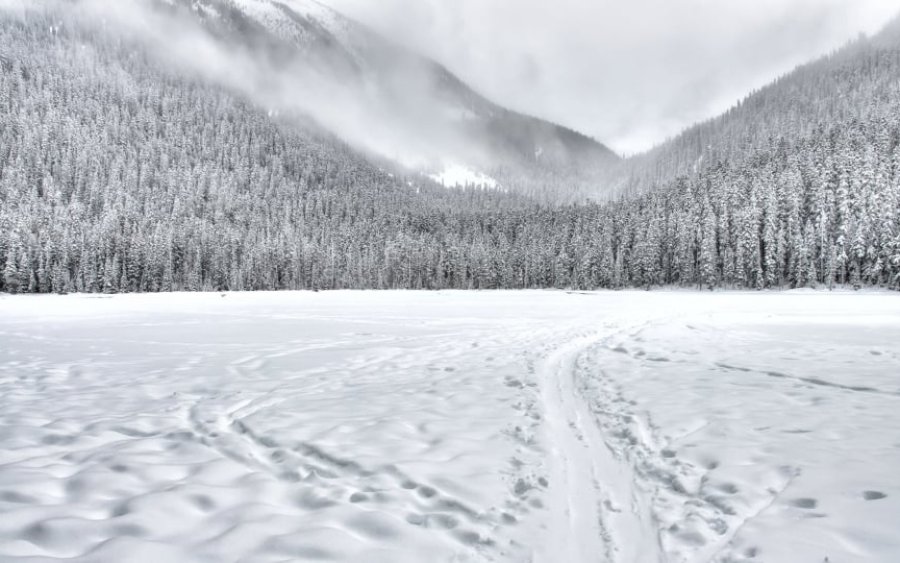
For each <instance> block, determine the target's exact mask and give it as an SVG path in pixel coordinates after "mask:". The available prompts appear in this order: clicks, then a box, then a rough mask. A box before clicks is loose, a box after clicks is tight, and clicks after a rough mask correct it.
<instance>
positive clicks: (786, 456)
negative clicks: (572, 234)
mask: <svg viewBox="0 0 900 563" xmlns="http://www.w3.org/2000/svg"><path fill="white" fill-rule="evenodd" d="M898 343H900V301H898V299H897V296H896V294H891V293H874V292H873V293H850V292H836V293H823V292H791V293H787V294H784V293H707V294H700V293H691V292H681V291H672V292H659V293H645V292H621V293H565V292H517V293H503V292H470V293H456V292H432V293H409V292H383V293H375V292H330V293H258V294H221V295H220V294H169V295H121V296H112V297H110V296H79V295H73V296H2V295H0V560H2V561H18V560H20V558H21V560H26V559H27V560H28V561H57V560H59V559H66V560H70V561H90V562H120V561H131V562H141V561H145V562H158V561H187V562H193V561H198V562H206V561H210V562H212V561H216V562H227V561H286V560H290V561H306V560H321V561H356V562H358V561H365V562H377V561H386V562H387V561H390V562H403V561H409V562H421V561H529V560H530V561H539V562H558V561H567V562H572V563H578V562H589V561H591V562H592V561H611V562H635V561H638V562H657V561H659V562H662V561H667V562H690V563H694V562H697V563H699V562H707V561H713V562H739V561H767V562H806V561H808V562H815V563H821V562H823V561H826V560H827V561H831V562H835V563H837V562H841V563H846V562H857V561H858V562H863V561H865V562H884V563H888V562H893V561H897V560H900V535H898V534H897V527H898V523H900V477H898V468H900V408H898V407H900V376H898V374H900V344H898Z"/></svg>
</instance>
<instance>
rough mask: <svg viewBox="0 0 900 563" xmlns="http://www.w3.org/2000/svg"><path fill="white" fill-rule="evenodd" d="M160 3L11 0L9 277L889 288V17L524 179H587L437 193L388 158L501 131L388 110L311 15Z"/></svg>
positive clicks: (899, 160)
mask: <svg viewBox="0 0 900 563" xmlns="http://www.w3.org/2000/svg"><path fill="white" fill-rule="evenodd" d="M17 1H18V4H17V3H16V2H17ZM134 1H135V2H138V3H139V2H145V1H149V0H134ZM158 1H159V3H158V4H156V6H157V8H155V9H153V10H151V11H150V12H147V11H145V10H144V11H137V12H133V11H132V9H133V6H138V5H139V4H137V3H131V2H125V1H123V2H116V3H112V4H111V3H109V2H106V1H104V0H60V1H58V2H56V1H54V0H47V1H46V2H40V3H34V2H30V1H29V0H7V2H5V3H3V4H0V55H2V56H0V125H2V126H0V292H50V291H56V292H69V291H80V292H120V291H172V290H191V291H193V290H262V289H338V288H355V289H359V288H376V289H387V288H408V289H445V288H455V289H496V288H538V287H541V288H544V287H557V288H578V289H595V288H601V287H602V288H618V287H633V286H642V287H652V286H657V285H675V286H694V287H698V286H702V287H710V288H716V287H740V288H756V289H765V288H783V287H815V286H821V285H825V286H833V285H835V284H847V285H853V286H876V287H890V288H900V118H898V116H900V90H898V89H897V84H898V83H900V24H898V22H894V23H893V24H891V25H890V26H888V27H887V28H886V29H885V31H884V32H883V33H881V34H879V35H878V36H876V37H873V38H871V39H861V40H859V41H856V42H854V43H852V44H850V45H848V46H846V47H845V48H843V49H841V50H839V51H837V52H835V53H833V54H832V55H830V56H828V57H824V58H822V59H820V60H818V61H814V62H812V63H810V64H808V65H805V66H803V67H801V68H799V69H797V70H796V71H795V72H793V73H790V74H788V75H786V76H785V77H783V78H781V79H779V80H778V81H776V82H775V83H773V84H772V85H770V86H769V87H766V88H763V89H761V90H760V91H759V92H756V93H754V94H752V95H750V96H749V97H748V98H747V99H746V100H744V101H743V102H742V103H741V104H740V105H738V106H736V107H735V108H734V109H732V110H731V111H729V112H727V113H726V114H724V115H723V116H721V117H720V118H717V119H714V120H711V121H709V122H707V123H703V124H699V125H697V126H696V127H693V128H691V129H689V130H687V131H686V132H685V133H684V134H683V135H681V136H679V137H677V138H676V139H674V140H673V141H671V142H669V143H666V144H664V145H662V146H660V147H658V148H657V149H656V150H654V151H651V152H650V153H648V154H646V155H642V156H641V157H638V158H635V159H629V160H627V161H624V162H620V163H618V164H615V165H614V166H613V168H614V169H616V170H615V173H616V174H618V175H619V176H618V177H617V178H618V180H617V181H618V182H619V184H620V186H625V188H624V189H623V195H621V196H620V197H619V198H617V199H615V200H613V201H606V202H579V203H567V204H563V203H560V201H559V199H558V198H555V199H550V198H542V197H536V196H532V195H531V194H535V193H536V192H537V190H535V189H533V188H535V187H549V188H551V189H554V188H556V187H559V188H560V189H565V188H571V186H572V182H570V180H569V178H570V177H571V176H569V175H566V174H562V175H558V176H553V174H554V172H553V171H552V170H551V168H552V167H547V168H540V167H539V166H538V164H540V162H538V163H537V164H535V163H527V165H526V164H522V165H521V168H520V169H519V171H518V173H519V174H523V173H525V171H527V170H532V172H533V176H534V177H536V178H537V181H535V182H533V183H531V184H529V183H528V182H523V184H524V186H526V188H525V189H520V190H515V189H512V188H514V187H520V188H521V185H516V184H512V183H511V184H509V185H508V186H507V185H504V186H503V187H504V188H507V189H481V188H479V187H472V186H470V187H466V188H461V189H446V188H443V187H441V186H439V185H438V184H437V183H435V182H433V181H431V180H429V179H428V178H427V176H426V175H423V174H422V173H420V172H417V171H411V170H408V169H404V167H402V166H399V165H396V164H395V163H394V162H392V160H391V159H390V158H388V157H389V156H390V155H378V154H376V153H375V152H373V151H372V150H371V147H370V146H369V145H367V141H372V140H373V139H376V140H380V141H396V142H397V146H398V147H399V148H402V149H407V150H409V149H416V148H417V145H421V146H424V147H425V148H428V149H433V148H435V147H437V148H441V149H447V148H453V147H454V145H453V143H450V142H448V139H450V140H452V139H453V137H454V136H456V135H457V134H458V132H459V131H462V133H459V134H463V133H469V132H470V131H472V130H475V131H482V130H484V129H486V127H484V128H475V129H470V130H467V129H464V128H462V129H455V128H450V129H446V130H440V128H437V127H436V128H435V129H439V131H437V132H435V131H432V130H429V129H428V128H427V127H425V126H424V124H431V123H433V122H432V121H430V119H432V118H431V115H432V113H433V111H434V108H440V107H444V108H446V107H453V108H458V107H459V106H458V105H456V106H454V105H453V104H451V103H450V102H445V103H442V104H437V103H436V102H435V99H434V98H433V97H423V99H424V101H423V102H421V104H420V105H419V107H421V108H424V109H425V110H427V111H426V112H425V113H426V116H424V117H423V118H422V119H423V121H421V122H420V121H419V120H418V118H417V117H416V112H415V111H412V112H407V113H404V112H402V111H401V110H402V109H404V108H403V107H400V108H395V107H394V102H393V101H392V100H393V98H392V97H391V92H392V90H391V89H390V87H389V86H390V84H389V83H390V81H389V80H388V81H387V82H388V85H382V84H381V82H382V81H384V80H385V79H384V78H383V77H385V76H388V74H387V73H385V72H384V71H383V70H379V71H378V72H375V71H373V72H374V73H375V75H376V76H377V77H378V78H367V76H368V74H367V71H365V70H364V69H365V68H375V69H379V68H382V69H383V67H375V66H370V65H372V64H373V63H367V62H365V61H363V60H361V59H357V58H355V57H354V55H353V53H354V51H353V50H352V49H351V48H350V47H345V46H341V47H338V46H337V45H350V44H349V43H339V42H338V40H339V39H341V37H342V36H341V35H340V34H339V33H337V32H336V31H333V32H328V33H327V34H326V33H325V31H324V30H325V25H324V24H320V23H319V22H320V21H321V20H319V19H317V18H318V16H315V17H314V16H313V15H311V14H306V15H304V13H300V12H297V11H295V10H292V13H295V14H296V15H297V17H301V18H302V19H303V21H306V22H307V25H308V26H309V27H311V28H312V29H313V30H314V31H312V32H308V34H307V35H301V34H300V31H297V33H296V35H292V36H291V37H293V39H292V40H290V41H288V40H287V39H285V37H288V36H285V35H281V33H282V32H276V31H273V30H278V29H280V28H279V26H275V25H273V24H271V23H265V22H266V20H265V18H261V19H254V18H253V17H250V14H252V13H253V12H251V11H250V10H249V9H248V8H247V7H246V5H243V6H239V5H237V4H234V3H227V2H224V1H218V2H211V1H200V0H197V1H196V2H184V1H183V0H171V1H168V0H167V1H165V2H163V0H158ZM140 5H143V6H146V5H147V4H146V3H145V4H140ZM279 9H280V8H279ZM290 21H294V20H293V19H292V18H291V19H290ZM342 21H343V20H342ZM260 22H262V23H260ZM264 23H265V25H263V24H264ZM329 25H331V24H329ZM347 25H353V24H347ZM316 26H320V27H322V29H319V28H318V27H316ZM287 29H295V28H292V27H288V28H287ZM296 29H297V30H301V29H302V30H306V29H307V28H306V27H303V26H301V27H299V28H296ZM354 37H364V35H357V34H354ZM302 38H306V39H303V40H301V39H302ZM323 38H324V39H323ZM329 38H330V39H329ZM341 40H342V41H347V40H346V39H341ZM322 45H326V46H328V45H330V47H328V48H325V47H322ZM388 45H389V44H388ZM351 46H352V45H351ZM386 48H388V47H386ZM373 52H374V49H373ZM400 52H405V51H402V50H401V51H400ZM410 56H412V55H410ZM332 57H336V60H337V61H343V62H335V60H333V59H332ZM412 57H413V59H415V60H418V61H420V63H421V61H422V60H423V59H416V58H415V57H414V56H412ZM391 60H395V58H391ZM392 64H393V63H392ZM422 64H425V63H422ZM425 66H426V68H430V69H433V68H435V67H434V66H432V65H430V64H426V65H425ZM404 73H405V71H403V72H399V74H398V76H399V78H398V84H397V88H396V89H395V90H394V92H395V93H396V94H398V95H399V94H408V93H409V92H410V91H411V89H413V90H415V89H417V88H418V86H416V81H415V80H412V79H411V78H410V77H408V76H406V75H405V74H404ZM414 74H415V73H414ZM429 76H433V75H429ZM400 78H402V80H401V79H400ZM348 83H349V84H350V85H351V86H350V87H348V86H347V84H348ZM427 84H429V82H428V81H426V85H427ZM404 86H406V87H405V88H404ZM425 90H426V91H429V92H432V93H434V92H435V91H437V92H440V93H441V95H444V96H445V97H449V99H450V100H457V101H458V100H460V99H464V96H463V97H460V96H461V95H460V96H457V94H459V93H460V92H471V91H470V90H466V89H464V88H447V87H441V88H437V89H434V88H432V89H430V90H429V89H427V88H426V89H425ZM348 92H349V93H348ZM472 95H474V94H472ZM406 99H407V100H409V102H408V103H407V105H413V106H416V105H417V102H418V101H419V96H411V97H408V98H406ZM438 99H444V98H438ZM475 99H476V100H478V99H480V98H475ZM473 103H474V102H473ZM397 104H398V105H400V106H403V105H404V104H402V103H399V102H398V103H397ZM465 107H470V106H465ZM485 107H487V106H485ZM413 109H415V108H413ZM382 110H383V111H382ZM394 111H396V113H392V112H394ZM410 113H411V114H412V117H410V116H409V114H410ZM477 115H482V114H476V116H477ZM483 115H488V114H483ZM512 115H513V117H510V120H511V121H513V122H514V123H516V124H518V125H517V126H520V127H522V128H523V130H524V131H525V133H523V135H524V136H525V137H526V138H528V135H527V133H528V131H529V127H530V125H529V122H528V120H527V119H524V121H523V118H521V117H520V116H515V115H514V114H512ZM487 119H488V118H487V117H479V118H478V121H479V122H484V121H486V120H487ZM451 121H452V120H451ZM417 123H421V124H423V125H422V130H421V131H420V135H411V134H413V133H416V132H417V130H416V129H415V127H414V126H415V125H416V124H417ZM438 123H441V122H440V121H438ZM544 127H547V125H545V126H544ZM549 127H552V126H549ZM380 128H381V129H380ZM394 129H400V131H399V133H400V134H398V135H397V136H396V137H391V136H390V135H388V136H384V135H383V134H384V133H391V132H392V131H393V130H394ZM500 129H501V130H502V131H503V132H504V134H506V135H514V134H515V131H516V126H514V125H509V124H508V123H504V124H503V126H502V127H500ZM373 135H374V137H373ZM486 138H487V137H484V136H482V137H479V138H478V140H477V142H478V143H481V144H482V145H481V146H484V145H485V144H486V145H487V146H490V142H489V141H486V140H485V139H486ZM403 141H406V144H404V143H403ZM475 142H476V141H475V140H472V143H475ZM528 142H533V141H528ZM497 143H499V144H500V145H501V146H506V145H507V144H506V143H502V142H500V141H497ZM513 144H514V143H513ZM529 148H533V147H529ZM508 151H509V152H507V153H506V154H507V159H503V158H500V157H498V160H500V161H501V166H508V167H510V168H512V167H513V165H511V164H509V159H512V157H509V156H508V155H509V154H510V153H512V154H515V151H513V150H512V149H508ZM498 152H499V153H503V152H504V151H501V150H498ZM520 152H521V151H520ZM526 152H527V151H526ZM573 152H577V151H573ZM589 152H590V151H589ZM461 154H464V153H461ZM522 154H525V153H524V152H523V153H522ZM526 156H527V155H526ZM522 159H523V160H525V157H524V156H523V157H522ZM516 166H518V164H516ZM529 167H530V168H529ZM463 168H464V167H463ZM454 170H455V169H454ZM460 175H461V176H464V175H463V174H460ZM512 176H513V175H512V174H510V177H512ZM553 178H555V180H553ZM554 182H556V183H555V184H554ZM604 187H605V186H601V187H598V188H597V191H598V192H600V191H602V189H603V188H604Z"/></svg>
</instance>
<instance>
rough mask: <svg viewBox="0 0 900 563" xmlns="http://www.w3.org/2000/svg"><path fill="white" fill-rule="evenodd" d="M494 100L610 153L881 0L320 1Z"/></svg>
mask: <svg viewBox="0 0 900 563" xmlns="http://www.w3.org/2000/svg"><path fill="white" fill-rule="evenodd" d="M324 1H325V2H326V3H328V4H329V5H332V6H334V7H336V8H337V9H339V10H341V11H343V12H345V13H347V14H349V15H351V16H353V17H355V18H357V19H359V20H361V21H364V22H366V23H368V24H370V25H372V26H373V27H375V28H376V29H378V30H381V31H382V32H384V33H385V34H386V35H388V36H389V37H392V38H394V39H396V40H398V41H400V42H402V43H404V44H406V45H408V46H410V47H412V48H414V49H416V50H420V51H422V52H424V53H427V54H429V55H431V56H433V57H435V58H437V59H438V60H440V61H441V62H443V63H445V64H447V65H448V66H449V67H450V68H451V69H452V70H453V71H454V72H456V73H458V74H459V75H460V76H461V77H462V78H463V79H465V80H467V81H468V82H470V83H471V84H472V85H473V86H475V87H476V88H477V89H479V90H481V91H482V92H483V93H485V94H487V95H488V96H489V97H491V98H493V99H494V100H495V101H497V102H499V103H501V104H504V105H507V106H509V107H512V108H513V109H517V110H520V111H524V112H527V113H531V114H536V115H538V116H539V117H545V118H549V119H552V120H555V121H558V122H561V123H562V124H564V125H567V126H570V127H573V128H575V129H578V130H580V131H583V132H585V133H587V134H590V135H592V136H595V137H596V138H598V139H599V140H601V141H604V142H606V143H607V144H609V145H611V146H612V147H613V148H614V149H617V150H619V151H620V152H624V153H634V152H637V151H640V150H645V149H647V148H650V147H651V146H652V145H654V144H656V143H659V142H661V141H663V140H665V138H666V137H669V136H671V135H674V134H677V133H678V132H679V131H680V130H682V129H683V128H685V127H687V126H689V125H690V124H692V123H694V122H696V121H699V120H702V119H705V118H708V117H711V116H714V115H715V114H717V113H719V112H721V111H723V110H725V109H727V108H728V107H729V106H730V105H732V104H733V103H734V102H736V101H737V100H738V99H740V98H741V97H743V96H744V95H745V94H747V93H748V92H750V91H751V90H753V89H755V88H758V87H761V86H763V85H765V84H766V83H767V82H769V81H771V80H772V79H774V78H776V77H777V76H778V75H780V74H782V73H785V72H787V71H789V70H790V69H792V68H793V67H794V66H796V65H797V64H801V63H803V62H805V61H807V60H810V59H812V58H814V57H817V56H819V55H821V54H824V53H827V52H829V51H831V50H833V49H835V48H837V47H839V46H840V45H842V44H844V43H845V42H846V41H848V40H850V39H852V38H854V37H855V36H857V35H858V34H859V33H860V32H866V33H874V32H876V31H877V30H878V29H879V28H880V27H881V26H882V25H883V24H884V23H886V22H887V20H888V19H889V18H890V17H892V16H894V15H895V14H896V13H897V12H898V11H900V7H898V5H897V3H896V2H895V1H894V0H728V1H722V0H633V1H628V2H623V1H621V0H596V1H590V0H555V1H553V2H547V1H545V0H490V1H485V0H379V1H378V2H372V1H371V0H324Z"/></svg>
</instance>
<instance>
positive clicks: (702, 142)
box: [605, 17, 900, 194]
mask: <svg viewBox="0 0 900 563" xmlns="http://www.w3.org/2000/svg"><path fill="white" fill-rule="evenodd" d="M898 50H900V17H898V18H896V19H895V20H893V21H892V22H891V23H889V24H888V25H887V26H886V27H885V28H884V30H883V31H881V32H880V33H879V34H877V35H876V36H874V37H872V38H860V39H858V40H856V41H853V42H851V43H849V44H848V45H846V46H845V47H844V48H842V49H839V50H837V51H835V52H834V53H832V54H830V55H828V56H825V57H822V58H820V59H818V60H815V61H812V62H810V63H807V64H805V65H802V66H800V67H798V68H797V69H795V70H794V71H792V72H790V73H788V74H786V75H784V76H782V77H780V78H778V79H777V80H775V81H774V82H773V83H772V84H770V85H768V86H766V87H764V88H761V89H760V90H758V91H756V92H753V93H751V94H750V95H748V96H747V97H746V98H744V99H743V100H741V101H740V102H739V103H738V104H736V105H735V106H734V107H732V108H731V109H730V110H728V111H727V112H725V113H724V114H722V115H720V116H718V117H715V118H713V119H710V120H708V121H706V122H703V123H699V124H697V125H695V126H693V127H690V128H688V129H687V130H686V131H684V132H682V133H681V134H679V135H677V136H676V137H675V138H673V139H671V140H669V141H667V142H665V143H663V144H661V145H660V146H658V147H656V148H654V149H652V150H650V151H648V152H647V153H645V154H641V155H637V156H635V157H632V158H629V159H627V160H625V161H623V162H622V163H621V165H620V166H619V168H618V170H617V171H616V174H615V175H614V176H615V181H614V182H613V184H614V185H613V186H605V190H606V191H608V192H613V191H615V192H619V193H632V194H634V193H642V192H645V191H647V190H650V189H653V188H654V187H658V186H664V185H666V184H668V183H670V182H672V181H674V180H675V179H676V178H678V177H681V176H685V177H689V176H691V175H695V174H696V173H698V172H699V171H701V170H702V169H703V168H704V167H706V166H707V165H711V164H714V163H716V162H721V161H727V162H730V163H732V164H734V165H739V164H740V163H742V162H745V161H746V160H747V159H749V158H752V157H753V154H754V152H755V151H758V150H765V149H769V148H771V147H772V146H773V144H775V143H777V141H778V139H782V138H786V139H806V138H812V137H816V136H821V135H822V130H823V129H825V128H827V127H828V126H830V125H833V124H835V123H838V122H842V123H850V122H864V121H878V120H884V121H886V122H889V123H892V122H894V121H896V119H897V115H898V114H897V113H896V111H897V108H898V103H897V98H898V93H897V88H896V78H897V77H896V75H895V74H894V70H895V69H896V65H897V58H898Z"/></svg>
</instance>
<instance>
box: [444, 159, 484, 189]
mask: <svg viewBox="0 0 900 563" xmlns="http://www.w3.org/2000/svg"><path fill="white" fill-rule="evenodd" d="M428 177H429V178H431V179H432V180H434V181H435V182H437V183H438V184H440V185H442V186H444V187H445V188H465V187H469V186H477V187H482V188H488V189H494V188H496V187H497V180H494V179H493V178H491V177H490V176H486V175H485V174H482V173H481V172H476V171H475V170H472V169H470V168H467V167H465V166H462V165H460V164H450V165H448V166H445V167H444V169H443V170H442V171H441V172H439V173H435V174H431V175H430V176H428Z"/></svg>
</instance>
